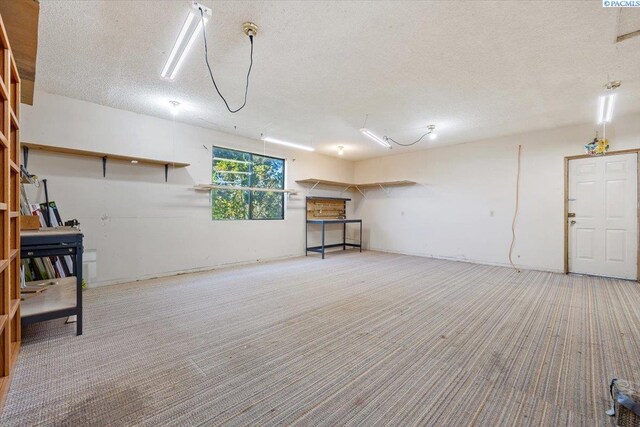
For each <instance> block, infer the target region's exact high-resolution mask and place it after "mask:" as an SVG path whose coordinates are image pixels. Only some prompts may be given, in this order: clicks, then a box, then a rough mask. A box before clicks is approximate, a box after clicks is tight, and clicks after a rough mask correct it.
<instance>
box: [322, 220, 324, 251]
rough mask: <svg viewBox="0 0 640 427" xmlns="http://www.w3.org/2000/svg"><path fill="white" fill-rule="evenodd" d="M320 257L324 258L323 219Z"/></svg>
mask: <svg viewBox="0 0 640 427" xmlns="http://www.w3.org/2000/svg"><path fill="white" fill-rule="evenodd" d="M322 259H324V221H323V222H322Z"/></svg>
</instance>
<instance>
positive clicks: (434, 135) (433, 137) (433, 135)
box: [427, 125, 438, 141]
mask: <svg viewBox="0 0 640 427" xmlns="http://www.w3.org/2000/svg"><path fill="white" fill-rule="evenodd" d="M427 129H428V130H429V139H430V140H432V141H435V140H436V138H438V134H437V133H436V125H429V126H427Z"/></svg>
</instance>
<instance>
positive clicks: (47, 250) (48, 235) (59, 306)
mask: <svg viewBox="0 0 640 427" xmlns="http://www.w3.org/2000/svg"><path fill="white" fill-rule="evenodd" d="M83 237H84V236H83V234H82V232H81V231H80V230H78V229H76V228H73V227H56V228H42V229H40V230H33V231H31V230H23V231H22V233H21V234H20V256H21V257H22V259H27V258H42V257H52V256H71V257H72V264H73V272H72V276H73V277H75V288H76V289H75V301H74V300H73V299H71V300H70V299H69V296H68V292H49V290H47V291H45V292H43V293H42V296H41V297H40V296H38V297H34V298H30V299H26V300H25V301H23V305H22V324H23V325H29V324H32V323H36V322H43V321H45V320H52V319H59V318H63V317H69V316H76V318H77V323H76V335H82V253H83V243H82V241H83ZM51 281H52V282H55V281H60V282H64V281H65V279H52V280H51ZM67 282H68V281H67ZM54 286H63V285H62V284H58V285H54ZM47 292H49V294H47ZM39 298H40V299H39Z"/></svg>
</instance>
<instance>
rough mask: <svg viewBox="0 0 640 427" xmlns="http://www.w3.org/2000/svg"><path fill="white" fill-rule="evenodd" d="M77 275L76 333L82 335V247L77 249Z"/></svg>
mask: <svg viewBox="0 0 640 427" xmlns="http://www.w3.org/2000/svg"><path fill="white" fill-rule="evenodd" d="M75 258H76V259H75V265H74V267H75V268H74V269H75V272H74V273H75V275H76V281H77V286H76V307H77V314H76V318H77V320H76V335H82V247H80V248H78V249H77V250H76V257H75Z"/></svg>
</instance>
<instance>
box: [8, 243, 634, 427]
mask: <svg viewBox="0 0 640 427" xmlns="http://www.w3.org/2000/svg"><path fill="white" fill-rule="evenodd" d="M85 307H86V308H85V313H86V315H85V322H86V323H85V333H84V335H83V336H81V337H75V335H74V326H73V325H65V324H64V322H63V321H62V320H60V321H52V322H47V323H43V324H39V325H34V326H32V327H28V328H25V331H24V335H25V336H24V340H23V348H22V352H21V355H20V359H19V361H18V365H17V369H16V372H15V377H14V380H13V385H12V387H11V390H10V392H9V396H8V398H7V402H6V406H5V410H4V413H3V415H2V418H0V425H3V426H35V425H61V426H62V425H64V426H84V425H95V426H124V425H141V426H166V425H172V426H189V425H207V426H209V425H233V426H241V425H242V426H244V425H257V426H268V425H291V424H295V425H310V426H324V425H326V426H337V425H362V426H374V425H393V426H400V425H401V426H408V425H437V426H445V425H446V426H464V425H478V426H499V425H504V426H507V425H508V426H512V425H532V426H533V425H535V426H538V425H545V426H559V425H571V426H575V425H585V426H594V425H610V424H611V420H610V419H609V418H608V417H606V415H605V414H604V411H605V409H607V406H608V404H609V402H608V399H607V382H608V381H609V380H610V379H611V377H613V376H617V377H620V378H626V379H629V380H631V381H640V329H639V328H640V286H639V285H638V284H637V283H635V282H628V281H621V280H611V279H600V278H592V277H576V276H565V275H560V274H551V273H543V272H536V271H524V272H522V273H520V274H518V273H516V272H515V271H513V270H511V269H507V268H502V267H490V266H482V265H475V264H467V263H460V262H452V261H442V260H433V259H428V258H419V257H411V256H403V255H393V254H383V253H376V252H364V253H362V254H360V253H357V252H347V253H338V254H335V255H328V256H327V259H326V260H324V261H322V260H320V259H319V258H318V257H308V258H297V259H291V260H285V261H279V262H272V263H264V264H256V265H250V266H243V267H237V268H228V269H221V270H217V271H214V272H208V273H200V274H191V275H183V276H177V277H172V278H164V279H157V280H150V281H145V282H138V283H130V284H125V285H118V286H108V287H104V288H97V289H90V290H88V291H86V293H85Z"/></svg>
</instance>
